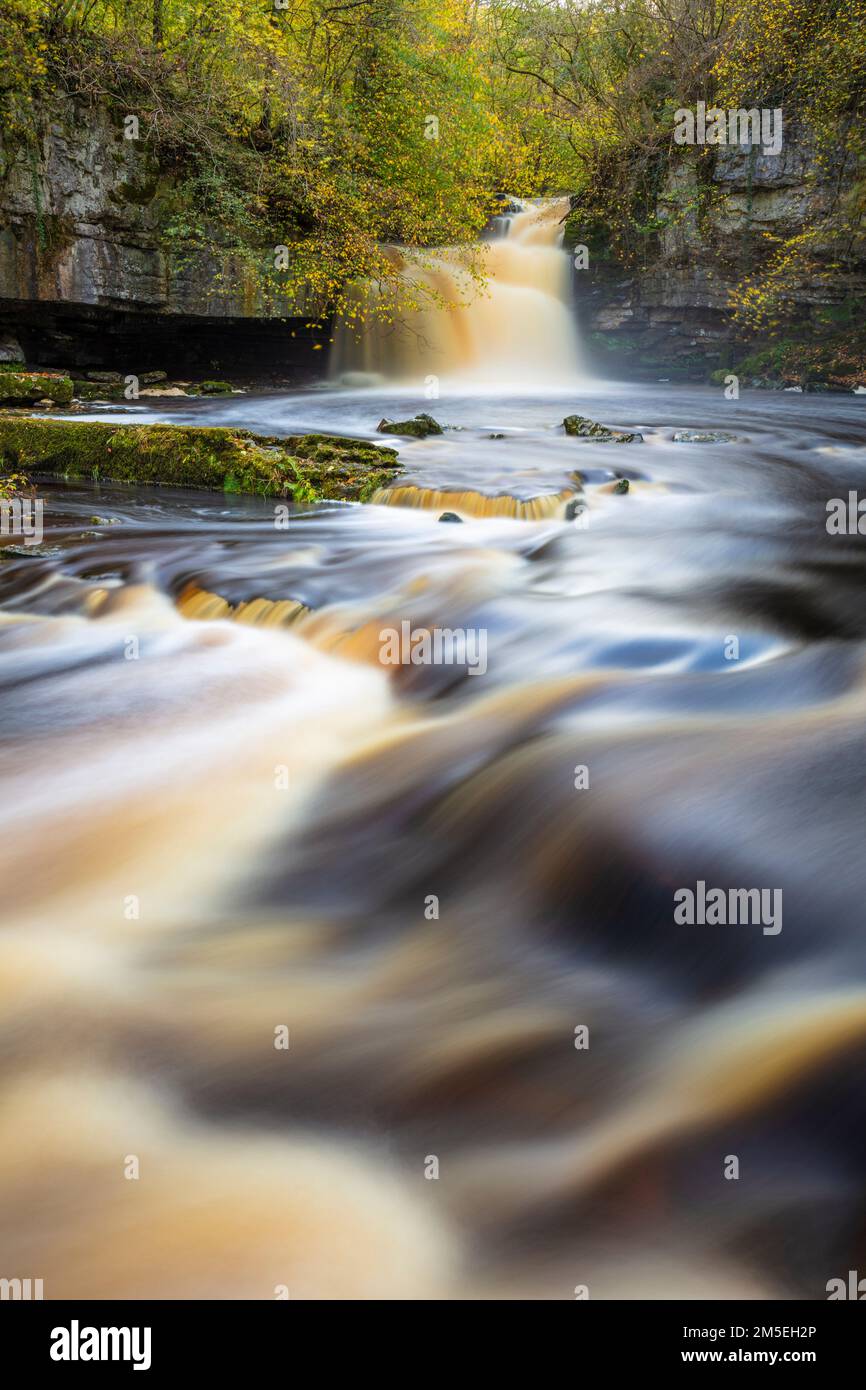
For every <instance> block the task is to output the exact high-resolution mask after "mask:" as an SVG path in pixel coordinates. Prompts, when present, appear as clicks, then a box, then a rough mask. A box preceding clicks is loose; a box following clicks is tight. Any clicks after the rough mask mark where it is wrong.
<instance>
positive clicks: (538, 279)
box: [332, 198, 585, 387]
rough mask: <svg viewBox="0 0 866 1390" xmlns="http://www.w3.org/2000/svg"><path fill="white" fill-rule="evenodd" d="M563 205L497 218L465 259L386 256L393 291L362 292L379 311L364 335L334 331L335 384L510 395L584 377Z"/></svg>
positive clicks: (345, 327)
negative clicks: (436, 382) (439, 385)
mask: <svg viewBox="0 0 866 1390" xmlns="http://www.w3.org/2000/svg"><path fill="white" fill-rule="evenodd" d="M568 206H569V204H568V199H567V198H557V199H554V200H552V201H550V202H546V203H541V204H531V203H530V204H526V205H525V206H524V207H523V209H522V210H521V211H520V212H518V213H515V214H511V215H507V216H502V217H497V218H495V219H494V221H493V223H492V224H491V230H490V235H489V238H488V239H487V240H486V241H485V242H484V243H483V244H482V245H481V246H480V247H475V248H473V249H472V250H471V251H469V252H465V251H461V250H460V249H459V248H455V247H447V248H440V249H436V250H431V251H423V252H422V251H412V250H402V249H398V248H396V247H392V248H389V252H388V254H389V256H390V258H391V259H392V263H393V264H394V266H395V268H396V269H397V272H398V288H397V289H396V290H394V289H391V290H386V291H380V290H379V289H378V288H377V287H375V286H373V285H367V286H364V287H363V288H362V289H361V290H360V291H359V292H360V293H362V294H363V295H365V296H366V297H368V298H370V297H373V298H376V297H379V298H380V300H383V301H384V302H382V303H380V304H379V310H380V313H379V314H378V315H376V314H373V315H372V316H371V317H370V319H369V321H368V322H367V324H366V326H365V328H364V329H363V330H362V331H359V330H357V329H356V328H354V327H353V326H351V325H349V324H346V323H341V324H339V325H338V326H337V330H336V333H335V341H334V351H333V357H332V374H333V376H334V377H335V378H336V379H337V380H340V379H342V380H344V381H348V382H349V383H351V382H352V381H353V380H357V381H359V382H360V381H362V380H363V379H364V378H367V379H368V380H373V381H375V380H381V379H382V378H386V379H388V380H392V381H407V382H408V381H412V380H415V381H420V380H423V379H424V378H426V377H428V376H431V375H433V376H436V377H437V378H440V379H442V380H443V381H446V382H457V383H461V382H462V383H463V384H465V385H467V386H471V385H473V384H475V385H480V384H482V383H483V384H487V385H493V386H503V387H508V386H512V385H514V384H515V383H519V384H520V385H521V386H524V387H525V386H526V385H527V384H538V385H544V386H552V385H556V384H557V383H559V384H568V383H571V384H573V383H574V381H575V380H576V379H578V378H579V377H580V376H581V375H583V374H585V369H584V364H583V361H582V354H581V351H580V344H579V339H578V332H577V327H576V323H575V318H574V313H573V310H572V306H571V303H570V267H569V261H568V256H567V255H566V253H565V252H564V251H563V250H562V227H563V220H564V218H565V216H566V215H567V213H568Z"/></svg>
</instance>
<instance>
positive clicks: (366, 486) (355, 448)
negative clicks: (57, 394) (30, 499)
mask: <svg viewBox="0 0 866 1390" xmlns="http://www.w3.org/2000/svg"><path fill="white" fill-rule="evenodd" d="M0 463H2V464H3V465H4V466H5V467H10V468H11V467H15V468H21V469H24V468H25V467H26V468H28V469H30V470H31V471H32V472H34V473H59V474H62V475H63V476H64V477H68V478H94V479H113V480H115V481H118V482H127V483H158V484H163V485H167V486H171V487H196V488H217V489H221V490H222V491H225V492H246V493H258V494H259V495H261V496H264V497H294V498H295V499H296V500H297V501H299V502H309V501H313V500H315V499H317V498H327V499H329V500H334V501H366V500H367V499H368V498H369V497H371V496H372V495H373V493H374V492H375V491H376V489H377V488H380V487H386V486H387V485H388V484H389V483H390V482H392V481H393V479H394V476H395V474H396V473H397V472H398V471H399V468H400V465H399V463H398V462H397V456H396V453H395V451H394V450H393V449H377V448H374V447H373V446H372V445H369V444H364V443H360V442H357V441H355V440H351V439H338V438H332V437H331V436H329V435H299V436H293V437H291V438H289V439H276V438H272V437H267V438H264V437H262V436H259V435H254V434H250V433H249V431H247V430H232V429H199V428H193V427H187V426H183V425H110V424H102V423H99V424H91V423H90V422H83V421H69V420H30V419H24V418H22V417H20V416H15V417H13V416H5V417H4V416H0Z"/></svg>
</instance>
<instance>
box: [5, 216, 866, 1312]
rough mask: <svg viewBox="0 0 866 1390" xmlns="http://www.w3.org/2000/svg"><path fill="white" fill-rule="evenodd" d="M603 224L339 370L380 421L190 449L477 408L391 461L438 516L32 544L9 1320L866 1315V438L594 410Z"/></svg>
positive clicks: (446, 276) (342, 421) (203, 416)
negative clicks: (740, 1305)
mask: <svg viewBox="0 0 866 1390" xmlns="http://www.w3.org/2000/svg"><path fill="white" fill-rule="evenodd" d="M560 215H561V214H560V212H559V210H558V209H556V208H554V207H549V208H543V209H541V210H537V209H528V210H527V211H526V213H521V214H518V215H517V216H515V217H513V218H512V219H511V220H510V225H509V226H508V229H507V235H505V236H504V237H499V238H497V239H495V240H493V241H492V242H491V243H490V246H489V248H488V258H487V264H488V267H489V268H490V270H491V272H492V271H493V270H494V269H495V276H494V277H492V278H491V279H490V281H489V283H488V287H487V292H486V293H483V294H481V295H478V296H476V297H475V298H473V299H472V301H471V302H470V303H467V304H466V305H465V306H464V307H461V308H458V309H450V310H442V309H437V308H434V307H432V306H431V307H428V308H427V309H426V310H425V311H424V312H423V313H419V315H418V317H417V319H416V320H415V324H414V326H415V328H416V329H418V328H419V327H423V329H424V335H423V339H424V340H423V342H422V340H421V338H420V337H418V336H413V335H412V334H409V336H408V337H406V336H404V335H402V334H399V335H398V334H397V333H396V332H395V333H394V334H386V333H382V334H380V335H379V336H378V337H371V338H370V339H368V340H367V343H366V346H365V347H364V348H363V349H361V348H358V347H357V346H356V345H355V344H354V343H352V344H344V347H345V348H346V350H347V351H348V350H349V348H350V347H351V351H352V353H356V352H357V353H359V354H362V352H366V353H367V354H368V356H367V359H366V360H367V362H368V363H369V364H371V365H375V366H376V368H377V369H378V370H380V371H387V372H389V373H393V374H394V375H395V376H396V377H398V378H401V380H400V381H398V382H397V383H396V384H389V385H388V386H387V387H386V388H384V389H383V390H382V391H380V392H373V391H370V390H346V389H316V390H313V391H309V392H296V393H288V394H285V395H263V396H259V397H256V396H253V395H250V396H235V397H229V398H227V399H224V400H207V399H202V400H200V401H195V402H193V401H185V402H178V401H171V402H169V401H163V402H160V404H159V406H158V407H156V409H159V412H160V415H161V416H162V418H166V417H167V418H169V419H170V420H172V421H174V422H183V423H185V424H190V423H193V422H195V423H199V424H212V425H226V426H241V427H247V428H251V429H254V430H257V431H258V432H259V433H262V434H265V435H273V434H279V433H281V432H282V433H284V434H285V433H295V432H299V431H303V430H325V431H329V432H334V431H337V432H341V433H345V434H351V435H355V436H361V437H367V438H373V439H375V438H377V437H378V438H379V439H381V436H377V435H376V423H377V421H378V420H379V418H380V417H381V416H382V415H384V414H388V415H389V416H391V417H392V418H398V419H404V418H405V417H406V415H407V414H409V413H411V412H414V411H416V410H418V409H431V408H433V409H435V413H436V416H437V417H438V418H439V419H440V420H441V421H442V424H443V432H442V434H440V435H435V436H431V437H430V438H426V439H405V440H400V439H395V438H393V437H390V438H389V441H388V442H389V443H396V444H397V445H398V446H399V448H400V457H401V461H402V463H403V465H404V472H403V474H402V475H401V481H402V487H401V488H395V489H394V493H395V494H397V493H399V494H401V496H400V497H394V498H391V499H389V500H392V501H396V502H397V503H398V505H393V506H390V507H384V506H377V505H372V506H366V507H361V506H339V505H330V506H322V507H316V506H310V507H302V508H300V509H299V510H297V511H295V512H294V513H293V514H292V517H291V524H290V526H289V527H288V529H278V528H277V527H275V524H274V521H275V514H274V505H273V499H270V500H269V499H263V498H258V497H246V498H241V497H236V496H233V495H227V496H223V495H214V494H213V493H211V494H196V493H189V492H187V493H181V492H177V491H172V490H169V489H165V490H163V489H153V488H152V489H149V490H148V489H145V488H139V489H133V488H125V487H119V486H118V487H115V486H112V485H110V484H107V483H105V482H104V481H103V482H99V483H94V484H93V485H88V484H86V483H79V484H77V485H69V484H65V483H64V482H63V481H62V479H60V478H57V479H55V480H54V481H53V482H50V483H47V484H45V483H44V482H43V483H41V484H40V496H42V497H43V498H44V499H45V525H46V534H45V540H46V545H45V546H44V547H36V548H34V549H33V550H32V552H30V553H25V554H24V555H21V554H20V550H21V548H20V547H18V548H16V547H13V546H11V545H10V544H9V538H8V537H0V551H2V564H0V699H2V698H3V697H5V708H4V710H3V720H2V724H0V755H2V757H3V759H4V764H5V782H4V785H3V795H2V796H0V882H2V883H3V890H4V891H3V902H4V907H5V909H6V912H7V915H8V917H9V921H8V923H7V924H6V925H5V926H4V929H3V931H2V932H0V1020H2V1034H3V1040H4V1043H5V1045H6V1066H5V1068H3V1069H2V1070H0V1256H2V1264H0V1275H3V1276H4V1277H5V1276H14V1275H16V1274H22V1275H26V1274H28V1273H31V1272H32V1273H33V1274H34V1275H37V1276H39V1277H40V1278H41V1277H44V1280H45V1290H46V1297H50V1298H64V1297H67V1298H98V1297H102V1298H123V1297H136V1298H138V1297H142V1298H155V1297H158V1298H167V1297H183V1298H207V1297H215V1298H232V1297H243V1298H251V1299H270V1298H273V1296H274V1291H275V1289H276V1288H286V1289H289V1290H290V1291H291V1297H292V1299H297V1298H300V1299H304V1298H342V1297H346V1298H397V1299H404V1298H424V1299H431V1300H436V1299H440V1298H469V1299H484V1298H528V1299H534V1298H554V1299H564V1300H573V1298H574V1290H575V1287H576V1285H577V1284H581V1285H586V1286H587V1287H588V1288H591V1291H592V1294H591V1296H592V1298H593V1299H596V1298H599V1299H602V1298H617V1299H628V1298H632V1297H651V1298H658V1297H671V1298H675V1297H685V1298H690V1299H700V1298H712V1297H729V1296H731V1295H732V1294H733V1293H736V1294H738V1295H740V1296H750V1297H754V1298H765V1297H767V1298H798V1299H799V1298H805V1299H815V1298H824V1297H825V1296H826V1294H825V1290H826V1286H827V1281H828V1280H829V1279H831V1278H833V1277H834V1276H838V1275H844V1274H845V1273H846V1272H847V1271H848V1270H855V1269H860V1270H861V1271H862V1270H864V1269H866V1265H864V1263H863V1260H864V1257H866V1250H864V1239H863V1223H862V1209H863V1202H862V1174H863V1171H864V1166H866V1126H864V1122H863V1100H862V1096H863V1076H864V1072H863V1065H864V1056H866V946H864V936H863V928H862V917H863V896H864V870H863V859H862V829H861V825H862V803H863V793H862V764H863V761H864V759H866V678H864V671H866V616H864V609H863V602H862V594H863V581H864V558H863V547H862V537H859V536H857V535H854V534H852V535H849V536H842V537H839V536H831V535H830V534H828V531H827V528H826V524H825V523H826V510H825V504H826V500H827V498H828V496H840V497H843V498H844V497H847V495H848V490H849V488H857V487H860V488H861V489H862V485H863V476H864V469H866V461H864V451H863V398H862V397H854V396H850V397H847V398H844V397H839V396H837V397H828V396H823V395H811V394H795V395H786V394H784V393H782V392H777V393H772V394H769V393H758V392H748V391H745V390H744V391H743V393H742V398H741V399H739V400H728V399H727V398H726V396H724V395H723V393H722V391H721V390H720V389H719V390H713V389H710V388H708V387H702V388H678V387H671V386H660V385H658V384H655V383H654V384H652V385H647V386H640V385H636V384H635V383H634V382H631V383H629V384H628V386H627V388H626V389H624V390H620V391H617V390H616V389H613V388H609V389H607V391H606V393H605V388H604V386H603V385H601V384H599V383H597V382H593V383H592V384H591V386H590V387H589V388H587V389H585V390H583V391H582V390H581V389H580V385H579V378H578V379H577V383H576V373H577V370H578V365H579V359H578V357H577V352H576V346H575V341H574V330H573V326H572V324H571V319H570V316H569V312H568V308H567V303H566V293H565V291H566V276H567V262H566V257H565V256H564V255H563V253H562V252H561V251H559V250H558V249H557V238H558V235H559V231H558V227H559V217H560ZM413 273H414V272H413ZM425 273H429V274H430V275H433V274H434V272H433V271H432V270H429V271H428V272H425ZM437 273H438V275H439V277H440V282H441V284H442V286H443V288H444V289H445V290H449V289H451V290H453V288H454V275H455V272H454V269H453V265H452V264H451V263H450V261H448V260H447V259H446V258H445V257H443V258H442V259H441V263H440V269H439V271H438V272H437ZM473 288H474V286H473ZM351 360H352V362H353V364H354V365H355V366H358V365H360V364H361V363H362V362H363V361H364V358H363V356H362V355H360V356H356V357H353V358H352V359H351ZM347 365H348V363H347ZM563 370H566V371H567V372H568V373H571V376H570V377H569V379H568V382H567V385H566V386H565V387H564V388H563V389H561V390H560V391H559V393H558V394H556V393H552V392H550V391H549V390H541V389H539V387H541V386H543V387H545V388H549V387H550V384H551V379H552V378H553V377H554V374H555V373H556V372H557V371H563ZM439 373H441V374H443V382H444V381H445V379H446V378H447V377H448V376H449V375H453V377H454V379H455V381H456V382H457V383H458V388H459V389H455V390H449V389H445V390H443V391H442V393H441V395H440V397H439V399H438V400H437V402H436V405H435V407H432V406H431V405H429V404H428V403H427V402H426V401H425V398H424V393H423V384H424V378H425V377H426V376H427V375H430V374H433V375H436V374H439ZM475 373H478V374H479V375H481V374H485V373H486V374H487V375H488V377H489V383H488V384H487V385H486V386H482V385H480V384H479V381H478V380H477V379H476V378H475V376H474V375H473V374H475ZM533 377H534V380H535V382H536V383H537V384H536V386H535V388H532V389H530V388H528V387H527V386H526V383H527V382H528V381H529V380H530V379H532V378H533ZM508 378H511V379H512V380H516V381H518V382H519V383H520V385H521V388H523V389H517V390H510V391H508V392H507V393H503V392H502V391H501V390H499V389H498V388H499V387H500V386H501V385H502V384H504V383H505V382H506V381H507V379H508ZM601 400H603V401H604V404H603V407H602V406H600V401H601ZM125 410H126V408H125ZM573 411H578V412H581V413H584V414H587V415H593V416H595V418H600V419H602V420H604V421H605V422H606V423H609V424H612V425H619V426H622V427H624V428H625V429H627V430H634V431H639V432H640V434H641V435H642V436H643V437H642V439H640V440H636V441H635V442H633V443H628V444H626V445H624V446H622V447H620V446H619V445H617V444H613V443H610V442H604V441H603V439H601V438H598V437H590V438H582V439H577V438H572V437H569V436H568V435H567V434H566V433H565V430H564V429H563V427H562V424H561V421H562V419H563V417H564V416H565V415H566V414H568V413H570V412H573ZM129 412H131V413H132V415H133V418H134V419H138V420H142V421H146V420H148V419H152V418H153V416H154V413H155V410H154V406H153V405H152V404H151V403H148V404H147V405H146V404H145V403H144V402H140V403H138V404H136V405H132V406H130V407H129ZM398 412H399V413H398ZM77 418H79V419H80V418H81V417H80V416H78V417H77ZM117 420H118V422H119V423H124V424H128V423H129V420H130V413H128V412H127V413H123V414H120V415H118V416H117ZM683 428H685V429H687V430H694V431H698V432H700V433H699V434H698V437H699V438H701V437H703V438H704V440H707V439H709V440H713V439H714V435H713V434H712V433H710V435H709V436H708V435H706V434H705V433H703V432H705V431H707V430H709V431H711V432H713V431H718V432H720V433H719V434H718V435H717V436H716V438H717V440H718V441H719V442H704V443H696V442H685V443H683V442H677V439H676V436H675V431H677V430H682V429H683ZM732 436H735V438H733V437H732ZM725 440H727V441H728V442H724V441H725ZM108 467H109V463H108V461H106V469H108ZM624 480H628V483H629V488H628V491H627V492H624V491H623V490H622V489H621V483H622V481H624ZM407 503H409V505H406V504H407ZM579 503H580V504H581V505H583V504H585V506H586V512H585V514H584V513H581V514H580V516H578V515H576V511H575V510H569V509H576V508H577V506H578V504H579ZM446 508H447V510H448V511H451V512H457V513H459V515H460V516H461V517H462V518H463V524H458V525H440V524H439V517H440V515H441V513H442V511H443V510H445V509H446ZM94 514H96V515H94ZM587 520H588V524H574V523H580V522H583V521H587ZM109 522H110V523H113V524H108V523H109ZM16 550H17V552H18V553H16ZM404 623H408V624H409V625H410V626H411V627H412V628H413V629H414V630H416V631H418V630H421V631H427V632H429V631H431V630H432V631H436V630H438V631H440V632H442V631H444V630H449V631H451V632H458V633H459V632H463V633H470V632H475V633H479V634H480V633H483V634H484V635H485V639H486V648H485V650H486V653H487V663H486V670H485V671H484V672H480V671H478V672H476V673H475V674H474V675H472V674H469V673H467V672H466V671H465V670H462V669H460V668H459V667H457V666H454V665H449V664H447V663H440V664H437V663H436V662H431V663H430V664H421V665H414V664H405V665H388V664H385V663H383V661H382V655H381V653H382V632H383V629H386V628H387V629H389V630H394V631H400V630H401V628H402V625H403V624H404ZM131 639H134V647H135V651H134V657H135V659H128V658H129V657H130V643H131ZM733 639H735V645H736V656H735V659H731V644H732V640H733ZM576 774H585V776H583V775H576ZM858 805H859V806H860V807H861V811H860V812H858V811H857V806H858ZM700 881H705V882H706V884H707V886H708V887H716V886H719V887H722V888H725V889H729V890H737V889H739V888H742V889H745V890H747V891H748V890H750V889H752V888H755V889H760V888H766V889H767V890H771V889H772V890H773V892H775V891H776V890H778V891H779V892H780V893H783V895H784V929H783V930H781V931H780V932H779V933H778V934H777V935H765V934H764V933H763V931H762V929H761V927H760V926H759V925H754V924H753V925H747V924H746V923H742V924H740V925H733V924H728V925H726V924H724V923H719V924H717V925H713V924H712V923H711V922H710V921H709V919H708V920H707V921H706V923H705V924H703V925H681V924H679V923H678V922H676V921H675V919H674V896H673V895H674V893H675V892H676V891H677V889H678V888H680V887H684V888H688V887H689V886H692V887H695V886H696V885H697V883H698V882H700ZM584 1029H585V1030H588V1042H589V1045H588V1047H586V1048H585V1049H583V1048H581V1049H578V1047H577V1045H576V1041H575V1040H576V1037H577V1035H578V1032H579V1031H582V1030H584ZM283 1033H285V1035H286V1044H287V1045H286V1047H285V1050H283V1048H281V1047H280V1046H279V1045H278V1042H275V1038H276V1039H277V1040H279V1039H280V1037H281V1035H282V1034H283ZM289 1036H290V1043H289ZM431 1155H434V1156H436V1158H437V1160H438V1161H439V1162H440V1163H441V1181H435V1182H434V1181H430V1182H428V1181H426V1177H427V1176H429V1175H430V1174H429V1171H428V1165H429V1159H430V1156H431ZM730 1155H741V1156H742V1173H741V1177H740V1179H739V1180H738V1181H737V1182H728V1181H726V1177H727V1174H726V1173H725V1164H726V1162H727V1159H728V1156H730ZM131 1157H135V1159H136V1160H138V1161H140V1164H141V1179H142V1180H141V1181H129V1182H128V1181H126V1180H125V1179H126V1177H127V1176H128V1174H127V1173H126V1171H125V1168H126V1165H127V1163H128V1160H129V1159H130V1158H131ZM804 1212H807V1213H808V1217H807V1218H804Z"/></svg>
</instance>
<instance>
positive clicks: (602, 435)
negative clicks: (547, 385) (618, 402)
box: [562, 415, 643, 444]
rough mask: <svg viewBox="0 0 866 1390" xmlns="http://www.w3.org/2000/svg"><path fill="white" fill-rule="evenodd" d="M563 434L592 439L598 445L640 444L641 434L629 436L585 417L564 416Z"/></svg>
mask: <svg viewBox="0 0 866 1390" xmlns="http://www.w3.org/2000/svg"><path fill="white" fill-rule="evenodd" d="M562 427H563V429H564V430H565V433H566V434H568V435H571V436H572V438H577V439H594V440H596V441H597V442H598V443H599V444H642V443H643V435H642V434H630V433H629V432H628V430H615V429H609V428H608V426H607V425H600V424H598V422H597V421H596V420H590V419H589V418H588V417H587V416H586V415H566V417H565V419H564V420H563V422H562Z"/></svg>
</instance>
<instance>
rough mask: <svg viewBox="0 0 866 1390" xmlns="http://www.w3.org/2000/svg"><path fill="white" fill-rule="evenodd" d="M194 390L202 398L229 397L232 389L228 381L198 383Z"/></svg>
mask: <svg viewBox="0 0 866 1390" xmlns="http://www.w3.org/2000/svg"><path fill="white" fill-rule="evenodd" d="M195 390H196V391H198V392H200V393H201V395H203V396H230V395H231V393H232V391H233V390H234V387H233V386H232V384H231V382H230V381H200V382H199V384H198V386H196V387H195Z"/></svg>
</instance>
